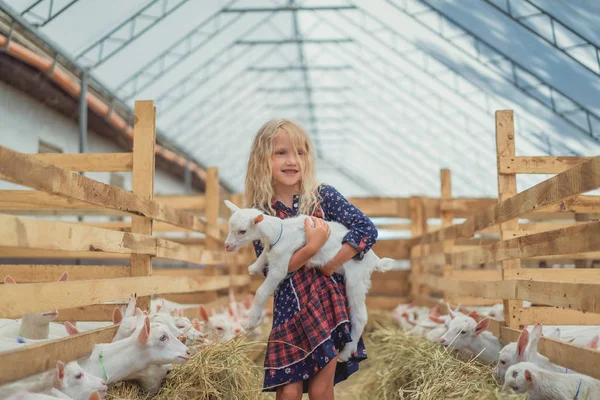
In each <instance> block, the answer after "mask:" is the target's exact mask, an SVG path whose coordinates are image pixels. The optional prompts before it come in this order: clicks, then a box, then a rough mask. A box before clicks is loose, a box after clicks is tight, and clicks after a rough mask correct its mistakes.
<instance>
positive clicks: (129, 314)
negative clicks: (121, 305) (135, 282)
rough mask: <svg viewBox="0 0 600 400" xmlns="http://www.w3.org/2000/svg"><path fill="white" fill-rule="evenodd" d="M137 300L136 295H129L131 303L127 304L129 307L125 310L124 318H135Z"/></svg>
mask: <svg viewBox="0 0 600 400" xmlns="http://www.w3.org/2000/svg"><path fill="white" fill-rule="evenodd" d="M135 299H136V295H135V293H131V294H130V295H129V302H128V303H127V307H126V308H125V311H124V312H122V314H123V318H125V317H133V316H134V314H135Z"/></svg>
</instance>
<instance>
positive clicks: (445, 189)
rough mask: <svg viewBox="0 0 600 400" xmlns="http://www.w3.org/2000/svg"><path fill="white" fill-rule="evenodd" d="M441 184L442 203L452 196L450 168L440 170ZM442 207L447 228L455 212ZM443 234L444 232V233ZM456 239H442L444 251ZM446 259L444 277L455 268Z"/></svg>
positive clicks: (445, 297)
mask: <svg viewBox="0 0 600 400" xmlns="http://www.w3.org/2000/svg"><path fill="white" fill-rule="evenodd" d="M440 186H441V195H442V203H443V202H444V201H447V200H450V199H451V198H452V175H451V173H450V170H449V169H442V170H441V171H440ZM440 208H441V214H442V215H441V220H442V228H441V229H443V228H447V227H449V226H450V225H452V222H453V220H454V213H453V211H452V210H448V209H445V208H444V207H440ZM442 232H445V231H442ZM442 236H443V234H442ZM454 244H455V241H454V240H452V239H450V240H443V241H442V251H443V252H444V253H449V252H451V251H452V248H453V247H454ZM445 258H446V259H445V260H444V261H445V263H444V265H443V266H442V273H443V276H444V277H449V276H451V275H452V273H453V270H454V265H452V263H451V262H448V261H451V258H449V257H445ZM447 298H448V296H447V295H446V293H444V299H447Z"/></svg>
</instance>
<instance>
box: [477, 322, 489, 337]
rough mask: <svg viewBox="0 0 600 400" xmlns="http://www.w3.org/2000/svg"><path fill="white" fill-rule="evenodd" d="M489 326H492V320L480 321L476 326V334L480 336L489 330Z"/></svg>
mask: <svg viewBox="0 0 600 400" xmlns="http://www.w3.org/2000/svg"><path fill="white" fill-rule="evenodd" d="M489 326H490V319H489V318H484V319H482V320H481V321H479V323H478V324H477V326H475V334H476V335H479V334H480V333H481V332H483V331H485V330H486V329H487V328H489Z"/></svg>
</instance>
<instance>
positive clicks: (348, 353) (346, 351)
mask: <svg viewBox="0 0 600 400" xmlns="http://www.w3.org/2000/svg"><path fill="white" fill-rule="evenodd" d="M353 347H354V346H351V345H349V344H347V345H345V346H344V348H343V349H342V351H340V352H339V354H338V361H340V362H346V361H349V360H350V358H351V357H352V353H354V350H353Z"/></svg>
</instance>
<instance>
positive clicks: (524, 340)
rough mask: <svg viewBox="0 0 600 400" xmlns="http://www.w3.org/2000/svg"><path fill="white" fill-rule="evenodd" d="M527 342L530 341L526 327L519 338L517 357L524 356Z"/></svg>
mask: <svg viewBox="0 0 600 400" xmlns="http://www.w3.org/2000/svg"><path fill="white" fill-rule="evenodd" d="M527 343H529V331H528V330H527V328H525V329H523V330H522V331H521V334H520V335H519V339H517V357H519V358H523V356H524V354H525V349H526V348H527Z"/></svg>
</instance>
